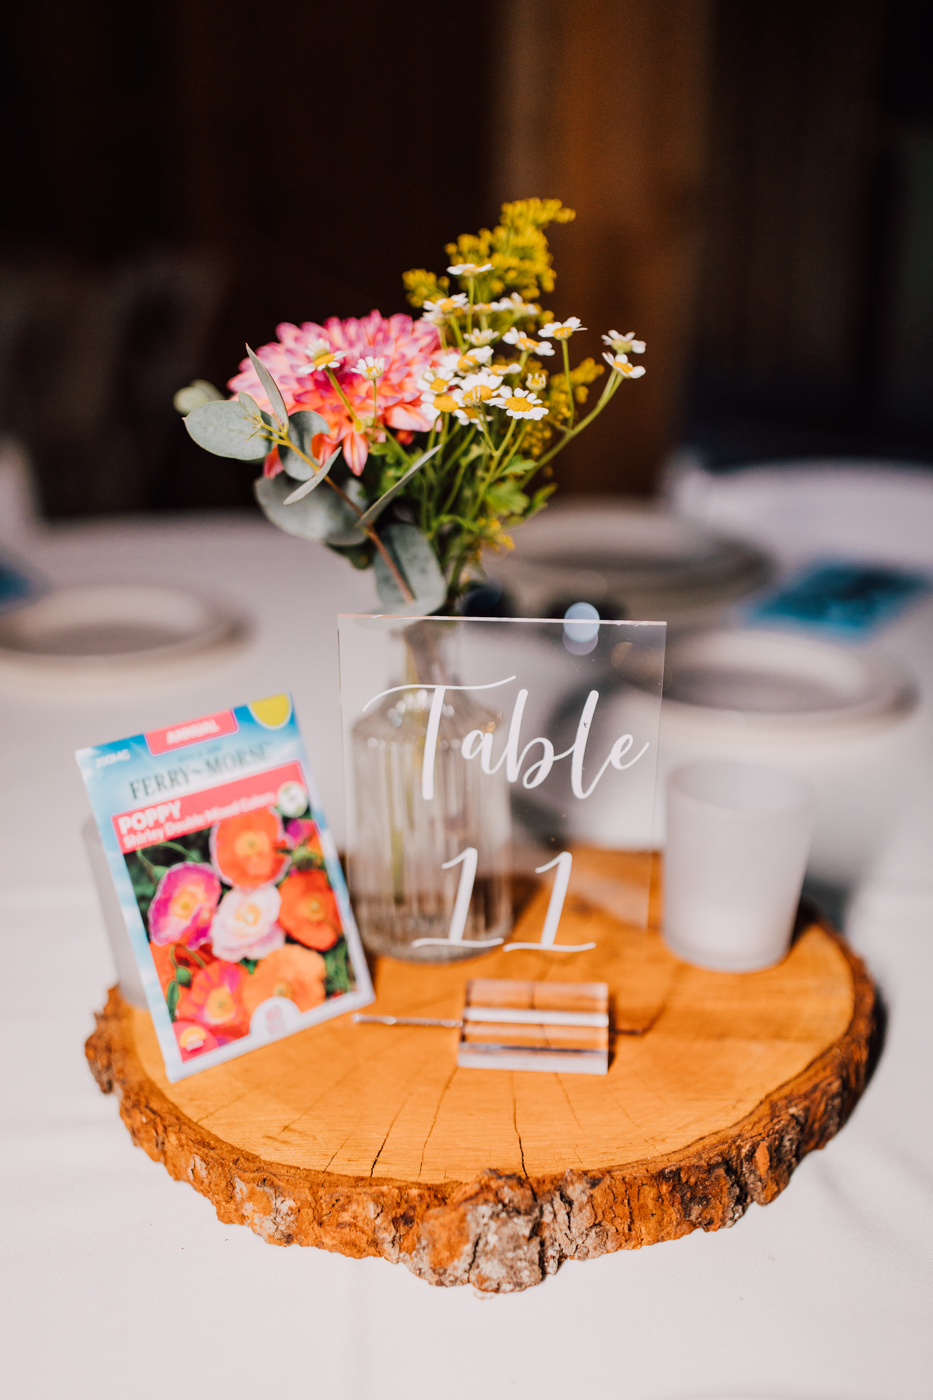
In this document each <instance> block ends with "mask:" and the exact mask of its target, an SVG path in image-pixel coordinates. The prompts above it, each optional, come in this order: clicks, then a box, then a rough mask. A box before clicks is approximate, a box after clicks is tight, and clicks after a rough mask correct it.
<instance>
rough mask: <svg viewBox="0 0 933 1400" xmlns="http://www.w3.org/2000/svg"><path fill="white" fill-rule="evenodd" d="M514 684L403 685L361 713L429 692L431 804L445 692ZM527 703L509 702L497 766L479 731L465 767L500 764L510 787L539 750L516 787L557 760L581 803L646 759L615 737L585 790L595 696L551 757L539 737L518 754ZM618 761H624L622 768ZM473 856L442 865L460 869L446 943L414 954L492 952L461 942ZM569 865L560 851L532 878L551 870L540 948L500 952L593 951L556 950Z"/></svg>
mask: <svg viewBox="0 0 933 1400" xmlns="http://www.w3.org/2000/svg"><path fill="white" fill-rule="evenodd" d="M515 679H516V677H515V676H506V678H505V679H504V680H501V681H492V682H491V683H490V684H488V685H476V686H469V685H433V686H431V685H421V684H420V683H418V682H414V683H411V684H409V685H396V686H392V687H391V689H390V690H383V691H380V692H379V694H378V695H374V696H373V698H372V699H371V700H369V701H367V703H366V705H365V706H364V707H363V712H364V714H365V712H366V710H368V709H369V707H370V705H374V704H375V703H376V701H377V700H381V699H382V697H383V696H384V695H392V694H394V693H395V692H396V691H399V690H423V691H425V692H427V691H429V690H433V692H434V694H433V696H432V697H431V709H430V712H429V714H428V724H427V729H426V731H425V738H424V759H423V761H422V766H421V796H422V798H423V799H424V800H425V802H432V801H433V800H434V764H435V759H436V757H437V739H438V733H439V731H440V724H441V715H442V714H443V712H444V696H445V695H446V693H447V691H448V690H496V689H497V688H498V687H499V686H501V685H509V684H510V683H511V682H512V681H514V680H515ZM527 700H528V691H527V690H520V691H519V692H518V695H517V696H516V697H515V706H514V708H513V710H512V718H511V721H510V723H509V732H508V737H507V738H506V741H505V746H504V748H503V750H502V753H501V754H500V755H499V758H498V760H497V761H496V762H495V763H494V762H493V735H492V734H491V733H489V732H488V731H486V730H483V729H471V730H470V732H469V733H468V734H467V735H466V736H465V737H464V739H463V741H462V744H461V747H460V753H461V755H462V757H463V758H464V759H466V761H467V762H469V761H470V760H471V759H474V758H477V757H478V758H479V760H480V767H481V768H482V771H483V772H484V773H488V774H490V775H491V774H493V773H497V772H498V771H499V769H500V768H501V767H502V765H503V763H504V764H505V774H506V778H507V779H508V781H509V782H510V783H514V782H517V781H518V779H519V777H521V772H522V767H523V765H524V762H525V759H526V758H527V757H528V755H529V753H532V752H533V751H534V749H535V748H536V747H537V746H540V749H541V756H540V758H537V759H536V760H535V762H534V763H532V764H530V765H529V767H528V768H527V769H526V770H525V776H524V777H523V778H522V787H524V788H528V789H531V788H536V787H540V785H541V784H542V783H543V782H544V780H545V778H547V776H548V774H549V773H550V771H551V769H552V768H553V767H554V764H555V763H559V762H560V760H561V759H564V758H568V757H569V758H570V760H571V762H570V787H571V791H572V792H573V795H574V797H577V798H580V799H581V800H583V799H585V798H587V797H589V796H590V794H591V793H592V792H593V789H594V788H595V787H596V784H597V783H598V782H599V780H600V778H601V777H602V776H603V774H604V773H605V771H606V769H607V768H609V767H610V765H611V766H612V767H613V768H615V769H616V770H617V771H618V772H620V773H621V772H624V771H625V769H627V768H631V767H632V765H633V764H635V763H637V762H638V760H639V759H640V758H641V757H642V756H643V755H644V754H645V753H647V751H648V749H649V747H650V745H649V744H647V743H645V744H643V745H642V747H641V748H640V749H639V751H638V753H637V754H635V756H634V758H628V757H627V756H628V754H629V753H630V752H631V750H632V749H633V748H634V746H635V740H634V737H633V736H632V735H631V734H621V735H620V736H619V738H618V739H616V741H615V743H614V744H613V745H612V748H611V749H610V750H609V755H608V757H607V758H606V759H605V760H604V761H603V763H602V766H601V767H600V769H599V772H598V773H597V774H596V776H595V777H594V778H593V781H592V782H591V783H590V785H589V787H584V786H583V761H584V758H585V756H586V744H587V740H588V738H589V733H590V725H591V724H592V722H593V715H594V714H595V712H596V706H597V704H598V703H599V691H598V690H591V691H590V693H589V695H588V696H587V697H586V702H585V703H584V706H583V710H582V713H581V715H580V721H579V723H578V725H577V733H576V737H575V738H574V741H573V743H572V744H571V745H570V748H569V749H565V750H564V752H563V753H555V752H554V745H553V744H552V743H551V741H550V739H547V738H545V737H544V736H543V735H539V736H538V737H537V738H535V739H530V740H529V741H528V743H527V744H526V745H525V747H524V748H522V749H520V745H521V729H522V719H523V716H524V713H525V704H526V702H527ZM623 759H627V761H626V762H623ZM476 861H477V852H476V849H475V847H473V846H468V847H467V848H466V850H464V851H461V852H460V854H459V855H458V856H455V857H454V859H453V860H448V861H446V862H445V863H444V865H443V867H442V869H444V870H449V869H450V868H451V867H452V866H454V865H461V866H462V869H461V871H460V881H459V885H458V888H457V897H456V900H455V903H454V910H453V914H452V916H451V920H450V932H449V933H448V935H447V938H446V939H445V938H418V939H416V940H415V942H414V944H413V945H412V946H413V947H415V948H420V947H422V946H424V945H426V944H437V943H441V944H443V943H463V944H465V945H467V946H469V947H473V948H493V947H495V946H497V945H498V944H500V943H501V942H502V941H503V940H502V939H501V938H493V939H484V940H482V941H474V940H472V939H465V938H464V937H463V934H464V930H465V928H466V921H467V915H468V912H469V908H470V899H471V898H472V894H473V883H474V880H475V878H476ZM572 865H573V856H572V855H571V854H570V852H569V851H561V853H560V855H559V856H556V857H555V858H554V860H551V861H548V863H547V864H546V865H540V866H538V867H537V868H536V870H535V874H536V875H543V874H544V873H545V872H546V871H548V870H553V869H554V868H555V867H556V873H555V877H554V885H553V888H552V890H551V898H550V900H549V901H548V909H547V914H546V916H545V920H544V929H543V931H542V934H541V941H540V943H511V944H509V945H508V948H507V949H506V951H507V952H512V951H514V950H516V949H521V948H536V949H541V950H544V951H547V952H555V953H558V952H559V953H582V952H585V951H587V950H588V949H590V948H595V946H596V945H595V943H575V944H558V943H557V942H556V939H557V929H558V926H559V924H560V916H561V914H562V913H563V908H564V899H565V897H566V894H567V886H568V884H569V881H570V870H571V867H572Z"/></svg>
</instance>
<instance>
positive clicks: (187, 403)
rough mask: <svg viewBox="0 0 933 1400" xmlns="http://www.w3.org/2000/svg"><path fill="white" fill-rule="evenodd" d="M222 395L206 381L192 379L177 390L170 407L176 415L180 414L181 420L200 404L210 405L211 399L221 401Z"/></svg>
mask: <svg viewBox="0 0 933 1400" xmlns="http://www.w3.org/2000/svg"><path fill="white" fill-rule="evenodd" d="M222 398H223V394H222V393H221V392H220V390H219V389H218V388H216V387H215V386H214V385H213V384H211V382H210V380H208V379H193V380H192V381H191V383H190V384H188V385H187V386H186V387H185V388H184V389H179V390H178V393H177V394H176V395H175V397H174V398H173V399H172V407H173V408H174V410H175V412H176V413H180V414H181V416H182V418H185V417H187V415H188V414H189V413H191V412H193V411H194V409H196V408H200V407H201V404H202V403H210V402H211V401H212V400H213V399H222Z"/></svg>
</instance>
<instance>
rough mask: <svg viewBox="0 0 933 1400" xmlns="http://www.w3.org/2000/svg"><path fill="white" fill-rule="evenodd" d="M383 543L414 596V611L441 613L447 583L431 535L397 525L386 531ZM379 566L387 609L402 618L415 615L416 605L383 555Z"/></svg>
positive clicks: (379, 584) (381, 594)
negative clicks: (431, 541)
mask: <svg viewBox="0 0 933 1400" xmlns="http://www.w3.org/2000/svg"><path fill="white" fill-rule="evenodd" d="M382 540H383V543H384V544H385V546H386V548H387V549H388V551H389V553H390V554H391V555H392V558H393V560H394V561H395V564H396V566H397V567H398V568H399V569H400V570H401V573H402V576H403V577H404V579H405V582H406V583H407V584H408V587H409V588H410V589H411V592H412V593H413V594H414V599H415V602H414V611H415V612H417V613H432V612H437V610H438V609H439V608H440V607H441V606H442V605H443V602H444V599H445V598H446V597H447V580H446V579H445V577H444V575H443V574H442V573H441V570H440V566H439V564H438V562H437V555H436V554H435V553H434V550H433V549H432V548H431V543H430V541H429V540H428V538H427V536H426V535H425V534H423V533H422V532H421V530H419V529H418V527H417V525H406V524H397V525H389V526H388V527H387V528H386V530H385V531H384V533H383V535H382ZM375 567H376V588H377V590H378V593H379V597H380V599H381V601H382V603H383V604H384V605H385V610H386V611H387V612H390V613H399V614H401V615H402V616H404V615H405V614H406V613H409V612H412V610H413V609H412V604H411V603H410V602H409V601H408V600H407V599H406V598H405V597H404V596H403V594H402V591H401V589H400V588H399V586H398V582H397V581H396V579H395V576H394V575H393V574H392V572H391V571H390V569H389V567H388V565H387V564H386V562H385V560H384V559H383V558H382V556H381V555H379V554H377V555H376V560H375Z"/></svg>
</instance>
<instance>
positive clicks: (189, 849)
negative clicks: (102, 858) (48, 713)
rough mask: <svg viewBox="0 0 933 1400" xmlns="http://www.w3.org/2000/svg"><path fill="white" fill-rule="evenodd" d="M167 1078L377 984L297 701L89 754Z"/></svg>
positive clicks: (269, 703) (361, 998) (224, 714)
mask: <svg viewBox="0 0 933 1400" xmlns="http://www.w3.org/2000/svg"><path fill="white" fill-rule="evenodd" d="M77 759H78V766H79V767H80V769H81V773H82V775H83V777H84V781H85V784H86V786H87V790H88V795H89V796H90V799H91V805H92V807H93V809H94V817H95V819H96V821H97V827H98V830H99V832H100V836H101V840H102V842H103V846H104V850H105V852H106V855H107V861H108V865H109V867H110V872H111V875H112V876H113V881H114V884H115V886H116V890H117V894H118V896H119V899H120V907H121V909H122V910H123V914H124V917H125V919H126V926H127V930H128V932H129V937H130V942H131V944H132V947H133V951H134V954H135V956H136V961H137V963H138V965H139V968H140V972H141V974H142V981H143V987H144V989H145V992H146V1000H147V1002H148V1005H149V1010H150V1011H151V1013H152V1020H153V1024H154V1026H155V1030H156V1034H157V1035H158V1038H159V1045H160V1047H161V1050H162V1056H163V1058H164V1060H165V1069H166V1073H167V1075H168V1078H169V1080H170V1081H172V1082H174V1081H176V1080H178V1079H183V1078H185V1077H186V1076H187V1075H190V1074H196V1073H197V1072H198V1071H199V1070H202V1069H208V1068H210V1067H211V1066H212V1065H217V1064H221V1063H223V1061H225V1060H229V1059H232V1058H233V1057H234V1056H236V1055H242V1054H244V1053H245V1052H246V1051H247V1050H252V1049H255V1048H256V1047H257V1046H259V1045H265V1044H268V1043H269V1041H271V1040H278V1039H280V1038H281V1037H282V1036H285V1035H291V1034H292V1033H293V1032H294V1031H298V1030H302V1029H303V1028H304V1027H306V1026H311V1025H314V1024H315V1023H316V1022H318V1021H323V1020H326V1019H328V1018H329V1017H331V1016H340V1015H342V1014H343V1013H344V1012H346V1011H351V1010H354V1009H356V1008H358V1007H360V1006H366V1005H367V1004H368V1003H369V1002H371V1001H372V1000H373V991H372V986H371V983H370V979H369V972H368V970H367V967H366V960H365V958H364V956H363V950H362V946H361V944H360V939H359V934H358V933H357V929H356V924H355V923H354V919H353V911H352V910H351V908H350V901H349V898H348V896H347V889H346V884H345V882H344V878H343V872H342V871H341V868H340V863H339V861H338V859H337V849H336V846H335V845H334V839H333V837H332V835H331V833H330V829H329V827H328V825H327V820H326V818H325V816H324V813H323V812H322V810H321V803H320V798H319V796H318V792H317V787H316V785H315V782H314V776H313V774H312V772H311V768H310V765H309V764H308V759H307V755H306V754H305V750H304V745H303V743H302V740H301V734H300V732H299V729H298V724H297V721H296V719H295V715H294V707H293V705H292V699H291V696H289V695H273V696H269V697H267V698H266V699H264V700H257V701H254V702H253V703H252V704H249V705H239V706H237V707H236V708H235V709H232V710H223V711H220V712H219V713H217V714H213V715H204V716H202V717H200V718H199V719H194V720H188V721H185V722H183V723H181V724H175V725H169V726H168V727H166V728H164V729H157V730H151V731H150V732H149V733H146V734H136V735H134V736H133V737H132V738H130V739H118V740H116V741H114V742H113V743H110V744H99V745H97V746H96V747H94V748H88V749H80V750H79V751H78V753H77Z"/></svg>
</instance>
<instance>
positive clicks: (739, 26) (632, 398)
mask: <svg viewBox="0 0 933 1400" xmlns="http://www.w3.org/2000/svg"><path fill="white" fill-rule="evenodd" d="M931 16H933V6H930V5H929V3H928V0H926V2H925V3H922V2H921V0H806V2H805V0H755V3H754V4H749V3H747V0H509V3H503V2H502V0H500V3H493V0H476V3H475V4H474V5H472V6H471V7H470V10H469V14H468V16H467V15H466V14H465V13H464V12H463V11H461V10H457V11H453V10H451V9H450V8H449V7H443V6H437V5H434V4H429V3H427V0H406V3H405V4H404V5H401V6H390V5H388V4H386V3H385V0H356V3H355V4H354V5H353V6H352V9H348V8H347V7H338V6H332V5H324V4H320V3H318V4H308V3H307V0H267V3H266V4H265V5H264V6H262V7H260V8H257V7H256V6H255V5H248V4H247V3H246V0H223V3H221V0H135V3H134V4H132V5H126V4H124V3H122V2H121V0H83V3H82V4H81V5H80V6H74V5H71V6H67V5H65V4H64V0H32V3H31V4H30V5H28V6H17V7H8V9H7V10H6V11H5V13H4V16H3V18H2V19H0V116H2V120H3V124H4V131H5V132H6V133H7V139H6V142H5V157H4V159H5V167H6V170H5V174H6V187H7V191H8V193H9V192H12V198H10V199H8V201H7V208H6V213H5V215H4V220H3V225H2V228H0V304H2V308H3V309H2V314H0V430H5V431H8V432H13V433H16V434H18V435H19V436H21V437H23V438H24V439H25V440H26V441H27V443H28V445H29V447H30V449H31V451H32V454H33V457H34V460H35V462H36V465H37V470H38V473H39V478H40V485H41V490H42V494H43V498H44V501H45V505H46V509H47V510H48V511H49V513H50V514H54V515H68V514H76V513H83V512H88V511H92V512H98V511H107V510H133V509H160V508H185V507H201V506H215V505H242V504H247V503H249V501H250V492H249V481H248V479H247V476H248V474H246V473H244V472H243V471H242V470H241V469H239V468H237V466H236V465H235V464H227V463H224V462H222V461H220V460H219V459H212V458H209V457H208V456H207V455H206V454H203V453H199V452H197V451H196V450H195V449H194V448H193V447H192V446H191V444H190V443H189V442H188V440H187V438H186V436H185V434H184V430H183V428H182V427H181V424H180V422H179V420H178V419H177V417H176V416H175V415H174V413H173V411H172V410H171V407H170V402H169V401H170V397H171V393H172V391H173V390H174V388H175V387H177V386H178V385H179V384H181V383H185V382H187V381H188V380H189V379H190V378H191V377H192V376H193V375H194V374H203V375H205V376H206V377H208V378H212V379H214V380H215V382H218V383H221V382H223V381H224V380H225V379H226V378H227V377H228V376H229V375H230V374H231V373H232V372H233V371H234V370H235V368H236V365H237V362H238V360H239V358H240V356H241V354H242V344H243V341H244V339H246V338H249V339H250V340H251V342H253V343H262V342H263V341H265V340H267V339H270V338H271V337H272V336H273V334H274V327H275V325H276V323H277V321H279V320H282V319H297V320H301V319H306V318H311V319H322V318H324V317H325V316H327V315H329V314H339V315H343V316H346V315H353V314H360V313H365V312H366V311H368V310H370V309H371V308H372V307H373V306H378V307H379V308H380V309H381V310H383V311H385V312H390V311H392V310H397V309H402V307H403V299H402V293H401V286H400V282H399V276H400V273H401V271H402V270H403V269H404V268H406V267H410V266H415V265H424V266H429V267H430V266H435V267H439V266H441V264H442V259H443V254H442V252H441V249H442V246H443V244H444V242H445V241H446V240H447V239H448V238H450V237H451V236H453V235H455V234H456V233H458V232H460V231H462V230H466V229H471V228H475V227H477V226H479V225H480V224H483V223H488V222H490V221H492V220H494V219H495V216H496V212H497V209H498V205H499V203H500V202H501V200H502V199H506V198H516V197H522V196H526V195H529V194H540V195H556V196H559V197H560V198H562V199H563V200H564V201H565V202H566V203H568V204H570V205H572V206H574V207H575V208H576V209H577V211H578V219H577V222H576V223H574V224H572V225H569V226H566V227H564V228H561V229H559V230H557V231H556V234H555V238H554V245H555V251H556V254H557V257H558V273H559V278H558V285H557V290H556V292H555V294H554V296H553V298H552V299H551V302H552V309H553V310H554V311H556V312H557V313H559V314H560V315H562V316H565V315H570V314H578V315H581V316H582V317H583V318H584V324H586V325H587V326H588V327H589V331H588V334H587V337H585V338H581V350H583V351H584V352H587V353H592V354H596V353H598V352H599V350H600V349H601V348H602V347H601V344H600V342H599V334H600V332H601V331H603V330H605V329H608V328H609V327H615V328H616V329H618V330H621V331H625V330H629V329H632V328H634V329H635V330H636V331H638V333H639V334H641V335H643V336H644V337H645V338H646V339H647V341H648V342H649V355H648V360H647V363H648V367H649V373H648V375H647V376H646V377H645V379H644V380H642V381H640V382H639V383H638V384H637V385H631V386H625V390H624V393H623V395H622V396H621V398H620V401H617V403H616V405H614V410H613V412H612V414H611V415H609V416H607V417H606V418H605V419H604V420H602V421H601V423H600V424H599V425H598V426H597V427H596V428H595V429H594V430H593V431H592V432H591V433H590V434H589V435H588V437H587V438H586V439H584V440H583V441H582V442H581V443H580V444H577V445H575V446H574V449H573V450H572V453H571V452H568V453H567V455H566V458H565V459H562V464H561V467H560V475H561V478H562V481H563V484H564V486H565V487H566V488H567V489H570V490H590V491H592V490H597V491H610V492H646V491H649V490H650V489H651V488H652V485H653V483H654V482H655V480H656V476H657V472H658V468H659V465H660V464H661V462H662V461H663V459H664V456H665V454H666V453H667V451H668V450H669V448H670V447H671V445H672V444H674V443H676V442H677V441H682V440H684V438H685V437H686V438H687V439H688V440H691V441H695V442H697V443H699V444H700V445H701V446H702V447H704V448H705V449H706V450H708V451H709V453H710V455H711V457H712V459H713V460H714V461H715V460H719V461H724V462H725V461H740V460H748V459H749V457H753V456H755V455H758V456H761V455H769V454H770V455H774V454H775V453H777V454H780V453H781V452H796V451H812V450H815V449H820V450H827V451H862V452H869V453H872V452H874V453H877V452H878V451H880V450H882V449H884V450H890V451H892V452H894V453H897V454H899V455H912V456H915V457H921V458H922V457H926V458H928V459H929V458H933V408H931V407H930V404H931V403H933V395H931V394H929V392H928V390H929V384H930V380H931V378H933V277H931V274H930V268H931V266H933V134H931V133H933V109H931V103H930V96H929V89H930V82H929V63H928V57H927V59H926V60H925V61H924V59H923V57H922V55H924V54H926V55H927V56H928V54H929V52H930V44H931V43H933V35H931V33H930V24H931ZM623 322H624V323H625V324H622V323H623Z"/></svg>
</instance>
